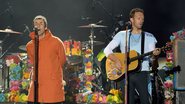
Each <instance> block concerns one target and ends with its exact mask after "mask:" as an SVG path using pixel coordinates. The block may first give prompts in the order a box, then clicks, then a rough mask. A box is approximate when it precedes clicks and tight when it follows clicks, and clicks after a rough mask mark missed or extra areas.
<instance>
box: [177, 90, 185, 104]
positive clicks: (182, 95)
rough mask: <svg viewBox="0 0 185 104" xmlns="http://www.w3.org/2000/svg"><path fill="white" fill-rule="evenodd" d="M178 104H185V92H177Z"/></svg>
mask: <svg viewBox="0 0 185 104" xmlns="http://www.w3.org/2000/svg"><path fill="white" fill-rule="evenodd" d="M175 100H176V103H175V104H184V103H185V91H176V99H175Z"/></svg>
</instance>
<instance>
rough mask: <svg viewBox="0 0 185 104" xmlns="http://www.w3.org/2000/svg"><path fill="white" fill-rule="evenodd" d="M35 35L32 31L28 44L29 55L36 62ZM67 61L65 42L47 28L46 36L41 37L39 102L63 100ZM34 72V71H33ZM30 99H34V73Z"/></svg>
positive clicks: (29, 94)
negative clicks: (64, 66) (65, 64)
mask: <svg viewBox="0 0 185 104" xmlns="http://www.w3.org/2000/svg"><path fill="white" fill-rule="evenodd" d="M34 35H35V32H31V33H30V35H29V36H30V37H31V39H32V40H31V41H29V42H28V43H27V45H26V49H27V53H28V57H29V59H30V60H31V62H32V63H34ZM65 61H66V55H65V49H64V45H63V42H62V41H61V40H60V39H59V38H58V37H56V36H53V35H52V33H51V32H50V31H49V30H46V34H45V37H44V38H42V39H39V58H38V62H39V65H38V102H43V103H44V102H45V103H52V102H63V101H64V100H65V96H64V86H63V84H62V79H63V69H62V66H63V65H64V63H65ZM33 72H34V71H33ZM28 101H31V102H33V101H34V74H32V78H31V83H30V88H29V93H28Z"/></svg>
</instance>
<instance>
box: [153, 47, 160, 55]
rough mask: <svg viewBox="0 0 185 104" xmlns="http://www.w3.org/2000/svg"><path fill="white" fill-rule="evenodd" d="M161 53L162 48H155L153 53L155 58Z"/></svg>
mask: <svg viewBox="0 0 185 104" xmlns="http://www.w3.org/2000/svg"><path fill="white" fill-rule="evenodd" d="M160 53H161V49H160V48H155V49H154V51H153V55H154V56H158V55H159V54H160Z"/></svg>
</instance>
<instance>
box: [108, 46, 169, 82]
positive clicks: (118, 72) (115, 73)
mask: <svg viewBox="0 0 185 104" xmlns="http://www.w3.org/2000/svg"><path fill="white" fill-rule="evenodd" d="M164 50H171V45H168V46H165V47H162V48H161V51H164ZM152 53H153V51H150V52H147V53H145V54H142V55H139V54H138V53H137V52H136V51H135V50H131V51H130V52H129V58H128V59H129V61H128V62H129V65H128V71H134V70H136V69H138V65H139V60H141V59H142V58H143V57H145V56H148V55H151V54H152ZM113 54H114V55H115V56H116V58H118V59H119V60H120V62H121V66H122V67H121V69H118V68H116V66H115V63H114V62H113V61H111V60H110V59H109V57H108V58H107V60H106V74H107V77H108V78H109V79H110V80H117V79H119V78H120V77H121V76H122V75H124V73H125V53H113Z"/></svg>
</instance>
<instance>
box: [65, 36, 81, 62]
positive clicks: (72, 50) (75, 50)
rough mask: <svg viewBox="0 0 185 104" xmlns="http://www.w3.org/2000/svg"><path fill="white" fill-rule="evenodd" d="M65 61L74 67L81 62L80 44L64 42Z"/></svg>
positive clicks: (78, 42)
mask: <svg viewBox="0 0 185 104" xmlns="http://www.w3.org/2000/svg"><path fill="white" fill-rule="evenodd" d="M64 47H65V51H66V56H67V61H68V63H69V64H70V65H76V64H79V63H81V62H82V51H81V42H80V41H75V40H72V39H70V40H66V41H64Z"/></svg>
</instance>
